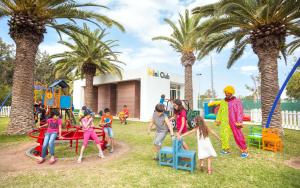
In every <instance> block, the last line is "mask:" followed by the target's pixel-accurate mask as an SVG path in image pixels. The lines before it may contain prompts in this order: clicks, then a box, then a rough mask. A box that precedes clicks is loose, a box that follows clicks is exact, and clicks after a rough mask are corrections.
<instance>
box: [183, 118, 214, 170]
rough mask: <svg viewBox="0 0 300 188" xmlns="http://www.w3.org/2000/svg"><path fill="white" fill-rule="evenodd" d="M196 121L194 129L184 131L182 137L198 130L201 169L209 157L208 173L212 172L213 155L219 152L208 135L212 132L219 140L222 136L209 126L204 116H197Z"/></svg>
mask: <svg viewBox="0 0 300 188" xmlns="http://www.w3.org/2000/svg"><path fill="white" fill-rule="evenodd" d="M195 123H196V127H195V128H194V129H193V130H191V131H189V132H186V133H184V134H183V135H182V137H184V136H186V135H189V134H191V133H193V132H197V142H198V159H199V160H200V169H201V170H203V169H204V159H207V173H208V174H211V172H212V169H211V157H216V156H217V154H216V151H215V150H214V148H213V146H212V144H211V142H210V139H209V137H208V135H209V133H212V134H213V135H214V136H215V137H216V138H217V139H218V140H220V138H219V137H218V135H217V134H216V133H215V132H214V131H213V130H212V129H210V128H208V127H207V125H206V123H205V121H204V119H203V118H202V117H200V116H197V117H196V118H195Z"/></svg>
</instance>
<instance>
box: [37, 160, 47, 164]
mask: <svg viewBox="0 0 300 188" xmlns="http://www.w3.org/2000/svg"><path fill="white" fill-rule="evenodd" d="M45 161H46V160H45V159H42V160H38V161H37V163H38V164H42V163H44V162H45Z"/></svg>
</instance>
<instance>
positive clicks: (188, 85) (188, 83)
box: [184, 64, 193, 109]
mask: <svg viewBox="0 0 300 188" xmlns="http://www.w3.org/2000/svg"><path fill="white" fill-rule="evenodd" d="M184 83H185V86H184V96H185V99H186V100H188V101H189V104H190V108H191V109H193V68H192V65H189V64H188V65H186V66H185V67H184Z"/></svg>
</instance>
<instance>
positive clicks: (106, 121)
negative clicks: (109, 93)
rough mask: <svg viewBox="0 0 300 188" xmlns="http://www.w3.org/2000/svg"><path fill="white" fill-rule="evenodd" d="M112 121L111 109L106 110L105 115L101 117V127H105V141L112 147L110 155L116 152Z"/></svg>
mask: <svg viewBox="0 0 300 188" xmlns="http://www.w3.org/2000/svg"><path fill="white" fill-rule="evenodd" d="M112 121H113V117H112V115H111V114H110V110H109V108H105V109H104V115H103V116H102V117H101V125H104V133H105V139H106V141H107V143H108V144H107V146H108V147H110V150H109V152H110V153H112V152H113V151H114V139H113V137H114V133H113V130H112Z"/></svg>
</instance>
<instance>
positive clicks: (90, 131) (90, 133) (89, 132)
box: [77, 109, 104, 163]
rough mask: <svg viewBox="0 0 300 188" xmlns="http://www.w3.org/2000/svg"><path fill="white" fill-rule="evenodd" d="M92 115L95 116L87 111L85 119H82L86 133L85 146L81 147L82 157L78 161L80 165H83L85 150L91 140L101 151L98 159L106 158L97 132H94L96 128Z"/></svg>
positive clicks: (84, 136)
mask: <svg viewBox="0 0 300 188" xmlns="http://www.w3.org/2000/svg"><path fill="white" fill-rule="evenodd" d="M92 114H93V113H92V111H90V110H88V109H86V110H85V111H84V117H83V118H82V119H81V124H82V130H83V131H84V133H83V145H82V147H81V151H80V155H79V157H78V160H77V162H78V163H81V161H82V156H83V152H84V150H85V148H86V147H87V145H88V142H89V139H90V138H92V139H93V140H94V141H95V143H96V145H97V148H98V150H99V155H98V157H100V158H104V155H103V152H102V149H101V145H100V141H99V139H98V137H97V134H96V132H95V131H94V127H95V126H94V123H93V118H92Z"/></svg>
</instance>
